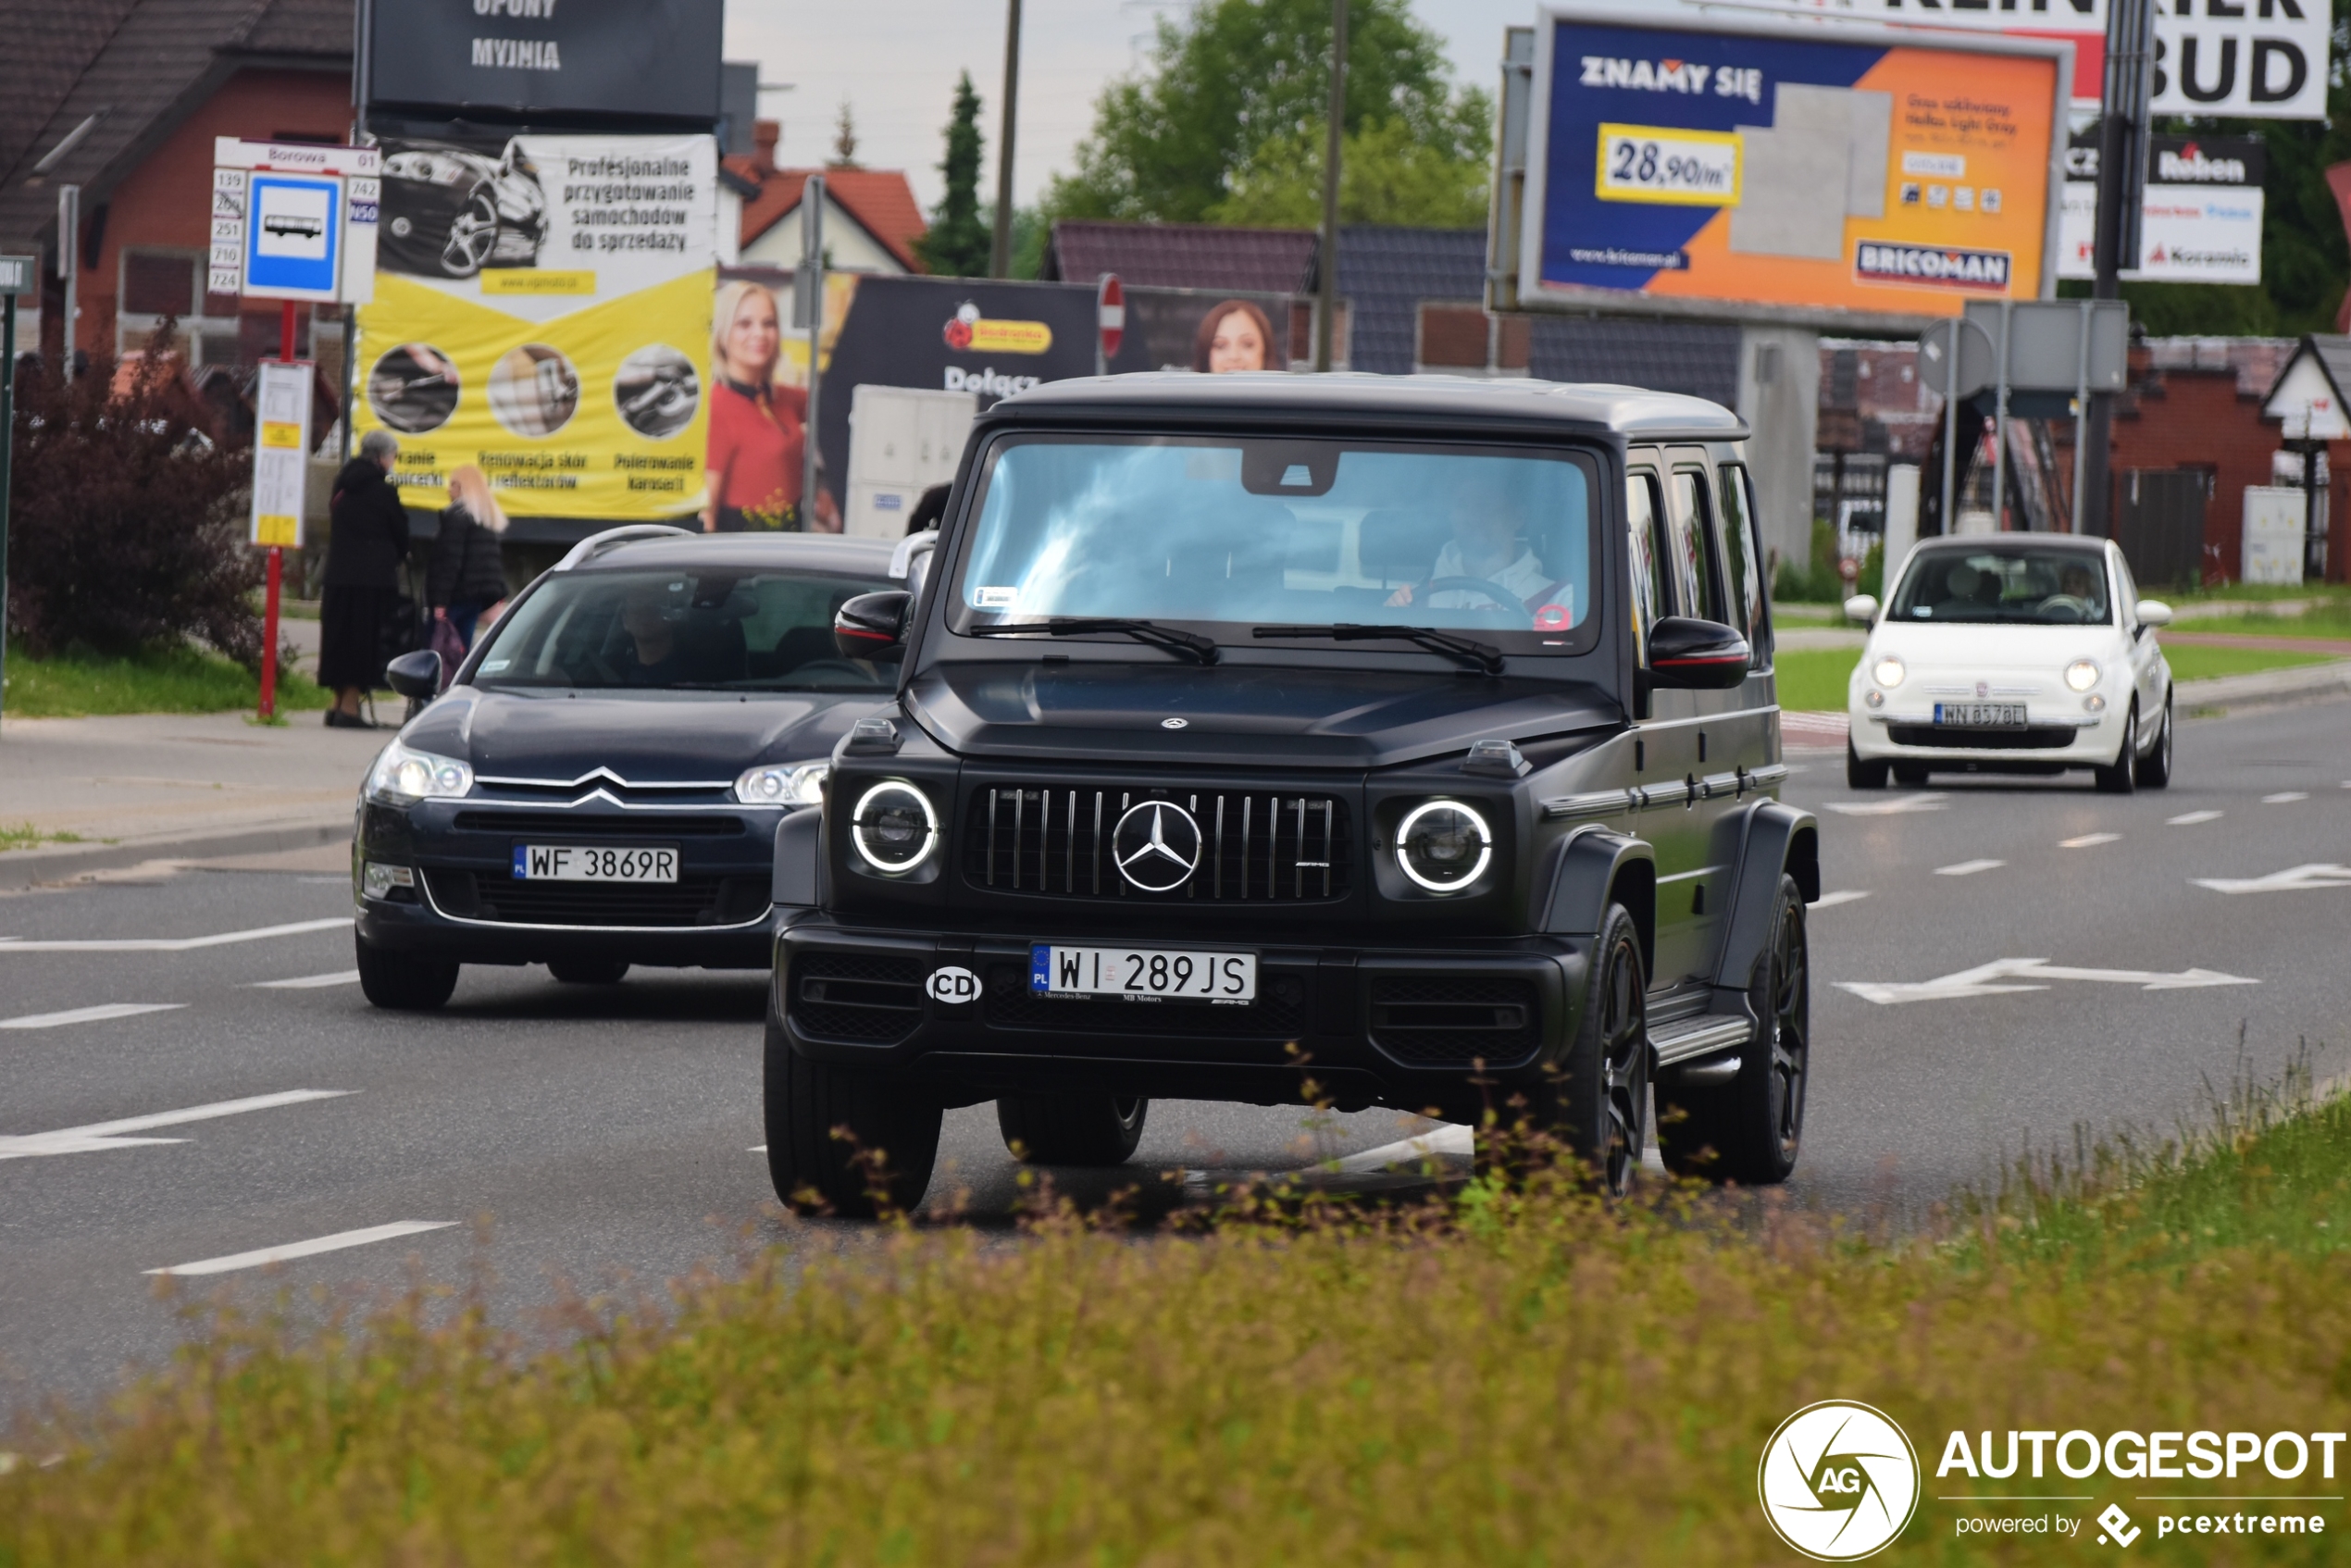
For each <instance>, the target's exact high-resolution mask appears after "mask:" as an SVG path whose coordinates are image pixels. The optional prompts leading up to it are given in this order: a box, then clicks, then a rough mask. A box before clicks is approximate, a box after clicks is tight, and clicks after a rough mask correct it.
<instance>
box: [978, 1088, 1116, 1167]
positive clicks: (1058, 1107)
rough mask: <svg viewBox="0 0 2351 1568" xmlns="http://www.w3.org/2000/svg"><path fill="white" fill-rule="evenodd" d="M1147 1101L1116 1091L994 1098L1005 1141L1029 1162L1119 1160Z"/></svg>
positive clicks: (1103, 1163) (1100, 1163)
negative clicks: (1110, 1092)
mask: <svg viewBox="0 0 2351 1568" xmlns="http://www.w3.org/2000/svg"><path fill="white" fill-rule="evenodd" d="M1149 1114H1151V1101H1148V1100H1145V1099H1142V1098H1141V1097H1139V1096H1135V1095H1120V1094H1008V1095H1006V1096H1004V1097H1003V1098H1002V1099H1001V1100H999V1101H996V1126H997V1127H998V1129H999V1130H1000V1131H1001V1132H1002V1133H1003V1135H1004V1147H1005V1148H1007V1149H1010V1150H1012V1151H1014V1153H1015V1154H1017V1155H1018V1156H1019V1157H1020V1158H1021V1159H1022V1160H1023V1161H1025V1162H1026V1163H1027V1164H1032V1165H1080V1166H1096V1167H1100V1166H1108V1165H1123V1164H1126V1162H1127V1161H1128V1160H1131V1159H1133V1158H1134V1156H1135V1149H1136V1146H1137V1145H1138V1144H1140V1143H1141V1142H1142V1141H1143V1120H1144V1118H1145V1117H1146V1116H1148V1115H1149Z"/></svg>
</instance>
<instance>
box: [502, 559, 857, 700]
mask: <svg viewBox="0 0 2351 1568" xmlns="http://www.w3.org/2000/svg"><path fill="white" fill-rule="evenodd" d="M889 586H890V585H889V583H887V582H884V581H880V580H878V579H875V580H867V579H859V578H844V577H833V576H829V575H819V574H816V573H813V572H802V573H793V572H763V571H749V570H743V569H740V568H733V569H729V568H723V567H722V568H717V569H710V570H701V571H666V572H655V571H635V572H631V571H598V572H573V573H567V574H566V575H564V576H561V577H556V578H551V579H548V580H547V581H546V582H543V583H541V585H540V587H539V591H537V592H535V593H533V594H532V595H531V596H530V597H529V598H528V599H526V600H524V601H523V602H522V603H521V604H518V605H516V607H515V612H514V614H513V615H512V616H508V617H507V618H506V620H505V622H504V624H503V625H501V626H500V627H499V628H497V631H496V633H495V635H494V638H493V640H492V641H491V644H490V646H489V647H488V648H486V649H484V650H483V651H482V659H481V663H480V664H479V666H477V667H476V668H475V671H474V678H473V683H474V684H475V685H476V686H481V687H492V688H514V687H541V686H556V687H619V688H625V689H636V690H642V691H889V690H890V689H892V688H893V687H895V686H896V685H897V683H898V672H897V669H896V667H895V666H888V667H881V668H877V666H875V664H874V663H873V662H872V661H871V660H866V659H844V658H842V657H841V656H840V652H839V651H838V650H837V649H836V648H835V647H834V644H833V612H834V611H836V610H838V609H840V606H841V605H842V604H844V603H846V602H847V601H849V600H851V599H852V598H854V597H856V596H857V595H858V594H860V593H873V592H877V591H881V590H883V589H886V588H889Z"/></svg>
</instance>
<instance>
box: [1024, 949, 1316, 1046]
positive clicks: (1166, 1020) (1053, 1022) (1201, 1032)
mask: <svg viewBox="0 0 2351 1568" xmlns="http://www.w3.org/2000/svg"><path fill="white" fill-rule="evenodd" d="M983 1006H984V1008H985V1010H986V1013H987V1018H988V1022H989V1026H990V1027H994V1028H1000V1029H1048V1030H1052V1031H1054V1032H1057V1033H1058V1032H1062V1031H1067V1032H1070V1033H1075V1034H1088V1035H1095V1036H1100V1037H1101V1038H1104V1039H1117V1038H1119V1037H1121V1036H1128V1037H1138V1036H1152V1037H1164V1036H1169V1035H1181V1036H1187V1037H1189V1038H1191V1039H1263V1040H1291V1039H1297V1038H1298V1037H1299V1035H1300V1032H1302V1031H1303V1030H1304V1029H1305V1027H1306V990H1305V987H1304V986H1303V985H1301V984H1300V982H1299V981H1298V980H1296V979H1293V978H1290V977H1275V978H1273V979H1272V980H1270V981H1268V982H1265V983H1263V984H1262V985H1261V989H1259V992H1258V997H1257V1000H1256V1001H1255V1002H1250V1003H1249V1004H1248V1005H1247V1006H1245V1007H1220V1006H1216V1005H1214V1004H1213V1003H1209V1002H1126V1001H1124V1000H1122V999H1120V998H1117V997H1083V998H1080V997H1051V996H1039V995H1038V994H1037V993H1036V992H1034V991H1032V990H1030V989H1028V971H1027V970H1026V969H1022V968H1016V967H1014V965H1012V964H991V965H990V966H989V970H988V978H987V990H986V992H985V993H984V1001H983Z"/></svg>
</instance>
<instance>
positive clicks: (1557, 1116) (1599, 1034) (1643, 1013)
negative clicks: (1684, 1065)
mask: <svg viewBox="0 0 2351 1568" xmlns="http://www.w3.org/2000/svg"><path fill="white" fill-rule="evenodd" d="M1648 1097H1649V1031H1648V965H1647V964H1644V963H1643V962H1642V959H1641V933H1640V928H1639V927H1636V926H1635V925H1634V924H1633V916H1632V915H1630V914H1628V913H1626V911H1625V909H1624V906H1623V905H1622V904H1613V903H1612V904H1611V905H1609V907H1608V912H1607V914H1606V915H1603V916H1602V917H1601V920H1600V934H1599V940H1598V941H1596V942H1594V943H1593V944H1592V968H1591V980H1590V984H1589V988H1588V989H1587V990H1586V993H1585V997H1584V1006H1583V1016H1582V1018H1581V1019H1580V1020H1579V1022H1578V1023H1577V1025H1576V1030H1575V1039H1574V1041H1573V1042H1571V1043H1570V1045H1569V1046H1568V1050H1567V1054H1566V1056H1565V1057H1564V1058H1563V1059H1562V1060H1561V1063H1560V1067H1559V1071H1558V1072H1557V1073H1556V1074H1555V1075H1553V1076H1549V1077H1548V1078H1546V1079H1545V1081H1544V1084H1543V1087H1542V1088H1541V1089H1539V1090H1537V1091H1536V1095H1535V1096H1534V1101H1535V1103H1534V1107H1533V1109H1534V1117H1533V1120H1534V1122H1535V1124H1536V1127H1537V1128H1538V1129H1539V1130H1544V1131H1549V1132H1550V1133H1552V1134H1553V1135H1555V1136H1557V1137H1558V1138H1559V1139H1561V1141H1562V1142H1564V1143H1565V1145H1566V1146H1567V1151H1568V1152H1569V1153H1571V1154H1573V1155H1574V1156H1575V1158H1576V1159H1577V1160H1579V1161H1581V1162H1582V1163H1583V1164H1585V1166H1586V1168H1587V1169H1589V1171H1590V1172H1591V1174H1592V1176H1594V1178H1595V1179H1597V1180H1598V1183H1599V1184H1600V1186H1601V1188H1602V1189H1603V1190H1605V1191H1606V1192H1607V1193H1608V1194H1609V1195H1610V1196H1611V1197H1622V1196H1623V1195H1624V1193H1625V1192H1626V1191H1627V1190H1628V1189H1630V1188H1631V1187H1632V1185H1633V1172H1634V1170H1635V1169H1636V1167H1637V1166H1638V1165H1639V1164H1640V1163H1641V1149H1642V1147H1643V1141H1644V1138H1645V1135H1646V1133H1647V1130H1648Z"/></svg>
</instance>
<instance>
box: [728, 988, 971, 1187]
mask: <svg viewBox="0 0 2351 1568" xmlns="http://www.w3.org/2000/svg"><path fill="white" fill-rule="evenodd" d="M765 1101H766V1115H767V1174H768V1176H769V1178H770V1179H771V1180H773V1181H774V1182H775V1184H776V1196H777V1198H779V1199H781V1200H782V1201H784V1203H785V1204H786V1205H788V1206H789V1207H791V1208H794V1209H798V1210H800V1211H801V1212H802V1213H835V1214H840V1215H842V1216H844V1217H846V1218H851V1219H870V1218H872V1217H873V1216H874V1215H875V1214H876V1213H879V1212H880V1210H881V1209H882V1208H883V1207H885V1206H887V1207H888V1208H889V1209H892V1210H896V1211H899V1212H902V1213H903V1212H908V1211H911V1210H913V1209H914V1206H915V1205H916V1204H918V1203H920V1202H921V1201H923V1193H924V1192H925V1191H926V1190H927V1189H928V1188H929V1187H930V1173H931V1167H932V1165H933V1164H936V1163H937V1162H938V1159H939V1120H940V1112H939V1104H938V1102H937V1101H933V1100H930V1099H928V1098H927V1097H925V1096H923V1095H921V1094H919V1093H916V1092H914V1090H913V1089H912V1086H910V1085H908V1084H907V1083H906V1082H905V1081H904V1080H903V1079H902V1078H901V1077H899V1076H896V1075H894V1074H890V1073H885V1072H877V1071H875V1070H873V1069H871V1068H858V1067H844V1066H838V1065H835V1064H832V1063H829V1062H812V1061H810V1060H809V1059H808V1058H807V1057H805V1056H802V1055H801V1054H800V1052H796V1051H794V1050H793V1049H792V1046H791V1039H790V1036H788V1035H787V1034H786V1033H785V1032H784V1021H783V1019H782V1018H780V1017H778V1016H777V1012H776V998H775V988H774V987H773V986H772V985H771V986H770V987H769V988H768V997H767V1052H766V1083H765ZM836 1129H840V1130H845V1131H846V1132H847V1133H848V1135H849V1136H848V1137H847V1138H846V1139H843V1138H840V1137H836V1136H835V1132H836ZM861 1154H870V1155H872V1156H874V1159H875V1160H876V1161H877V1162H878V1164H879V1165H880V1168H881V1175H880V1176H879V1177H878V1178H877V1176H876V1175H875V1174H874V1172H873V1171H872V1170H871V1169H870V1168H869V1165H868V1162H867V1161H865V1159H863V1158H861Z"/></svg>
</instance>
